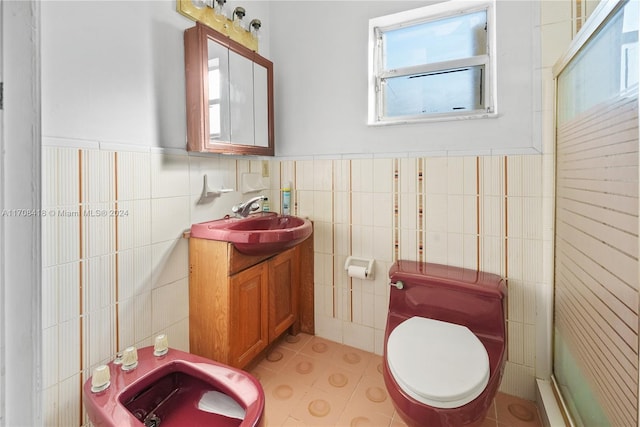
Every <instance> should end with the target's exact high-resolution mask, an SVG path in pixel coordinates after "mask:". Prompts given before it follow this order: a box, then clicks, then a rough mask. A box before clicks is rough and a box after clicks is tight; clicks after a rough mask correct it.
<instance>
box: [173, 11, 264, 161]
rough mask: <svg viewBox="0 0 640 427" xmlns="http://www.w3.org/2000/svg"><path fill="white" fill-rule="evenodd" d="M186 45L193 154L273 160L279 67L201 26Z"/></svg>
mask: <svg viewBox="0 0 640 427" xmlns="http://www.w3.org/2000/svg"><path fill="white" fill-rule="evenodd" d="M184 43H185V78H186V92H187V93H186V98H187V149H188V150H189V151H199V152H211V153H226V154H251V155H263V156H273V155H274V132H273V63H272V62H271V61H269V60H268V59H266V58H264V57H262V56H260V55H258V54H257V53H255V52H253V51H251V50H249V49H247V48H246V47H244V46H242V45H240V44H239V43H237V42H235V41H233V40H231V39H229V38H227V37H226V36H224V35H222V34H220V33H218V32H216V31H215V30H213V29H211V28H209V27H206V26H205V25H202V24H200V23H197V24H196V26H195V27H193V28H190V29H188V30H186V31H185V35H184Z"/></svg>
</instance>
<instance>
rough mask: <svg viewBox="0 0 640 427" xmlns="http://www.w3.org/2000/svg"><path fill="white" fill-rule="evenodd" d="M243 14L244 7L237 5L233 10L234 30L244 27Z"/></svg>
mask: <svg viewBox="0 0 640 427" xmlns="http://www.w3.org/2000/svg"><path fill="white" fill-rule="evenodd" d="M245 15H246V12H245V10H244V7H240V6H238V7H236V8H235V9H234V10H233V27H234V28H235V29H236V30H240V29H243V30H244V29H245V28H244V22H243V18H244V17H245Z"/></svg>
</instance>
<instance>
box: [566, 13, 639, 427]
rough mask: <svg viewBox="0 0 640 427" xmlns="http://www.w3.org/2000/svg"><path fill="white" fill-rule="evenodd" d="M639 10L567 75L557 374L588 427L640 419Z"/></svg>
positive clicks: (614, 18) (615, 17) (614, 25)
mask: <svg viewBox="0 0 640 427" xmlns="http://www.w3.org/2000/svg"><path fill="white" fill-rule="evenodd" d="M594 15H595V14H594ZM638 17H639V11H638V2H637V1H629V2H620V3H619V4H618V6H617V7H615V8H613V9H612V12H611V13H610V14H609V16H608V17H607V18H606V19H605V20H604V22H603V23H602V25H601V26H600V27H599V29H597V30H596V31H595V32H594V33H593V35H592V36H591V37H590V38H589V39H588V40H587V41H586V42H585V43H584V45H583V46H581V47H580V48H579V49H578V50H577V53H576V54H575V55H574V56H573V58H571V59H570V60H569V61H568V62H566V65H565V66H564V67H563V68H562V69H561V71H559V72H558V73H557V112H556V141H557V144H556V230H555V233H556V235H555V248H556V249H555V308H554V377H555V381H556V384H557V385H558V388H559V389H560V391H561V394H562V397H563V400H564V402H565V404H566V406H567V407H568V409H569V412H570V414H571V416H572V418H573V420H574V421H575V423H576V424H577V425H583V426H588V427H591V426H607V425H612V426H637V425H638V303H639V300H638V64H639V57H638V21H639V18H638Z"/></svg>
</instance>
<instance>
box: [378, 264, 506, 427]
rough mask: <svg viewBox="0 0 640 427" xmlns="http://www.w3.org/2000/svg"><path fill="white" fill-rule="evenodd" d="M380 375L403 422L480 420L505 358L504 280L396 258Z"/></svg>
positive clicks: (444, 426)
mask: <svg viewBox="0 0 640 427" xmlns="http://www.w3.org/2000/svg"><path fill="white" fill-rule="evenodd" d="M389 277H390V279H391V285H392V287H391V295H390V300H389V314H388V317H387V326H386V331H385V348H384V365H383V366H384V370H383V376H384V380H385V385H386V387H387V390H388V392H389V395H390V397H391V399H392V401H393V404H394V406H395V407H396V410H397V411H398V413H399V414H400V416H401V417H402V418H403V419H404V421H405V422H406V423H407V424H408V425H409V426H416V427H417V426H429V427H448V426H451V427H459V426H476V425H479V424H481V423H482V421H483V420H484V417H485V416H486V413H487V410H488V409H489V407H490V406H491V403H492V401H493V398H494V397H495V394H496V392H497V390H498V386H499V385H500V380H501V378H502V373H503V371H504V365H505V362H506V352H505V348H506V329H505V309H504V307H505V306H506V294H507V288H506V282H505V280H504V279H502V278H501V277H500V276H497V275H495V274H490V273H484V272H478V271H475V270H469V269H462V268H458V267H450V266H444V265H440V264H430V263H419V262H414V261H397V262H396V263H395V264H394V265H393V266H392V267H391V269H390V270H389Z"/></svg>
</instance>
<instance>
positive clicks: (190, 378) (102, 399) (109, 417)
mask: <svg viewBox="0 0 640 427" xmlns="http://www.w3.org/2000/svg"><path fill="white" fill-rule="evenodd" d="M153 351H154V349H153V347H152V346H151V347H145V348H142V349H140V350H138V365H137V367H136V368H135V369H132V370H129V371H125V370H123V369H122V367H121V365H118V364H114V363H113V362H111V363H109V364H108V365H107V367H108V369H109V371H110V386H109V387H108V388H106V389H105V390H103V391H99V392H97V393H96V392H93V391H92V390H91V389H92V379H91V378H89V380H88V381H87V382H86V383H85V384H84V406H85V408H86V410H87V414H88V415H89V419H90V420H91V422H92V423H93V425H95V426H113V427H126V426H132V427H133V426H137V427H140V426H141V425H144V426H148V427H149V426H153V427H155V426H160V425H162V426H163V427H171V426H205V425H206V426H216V427H217V426H220V427H231V426H234V427H235V426H241V427H250V426H251V427H253V426H262V425H263V420H262V414H263V411H264V391H263V390H262V386H261V385H260V383H259V382H258V381H257V380H256V379H255V378H254V377H253V376H251V375H250V374H248V373H247V372H244V371H241V370H239V369H235V368H232V367H230V366H225V365H222V364H220V363H217V362H214V361H212V360H209V359H205V358H203V357H200V356H196V355H193V354H189V353H185V352H183V351H179V350H175V349H170V350H169V352H168V353H167V354H166V355H164V356H160V357H157V356H154V352H153Z"/></svg>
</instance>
